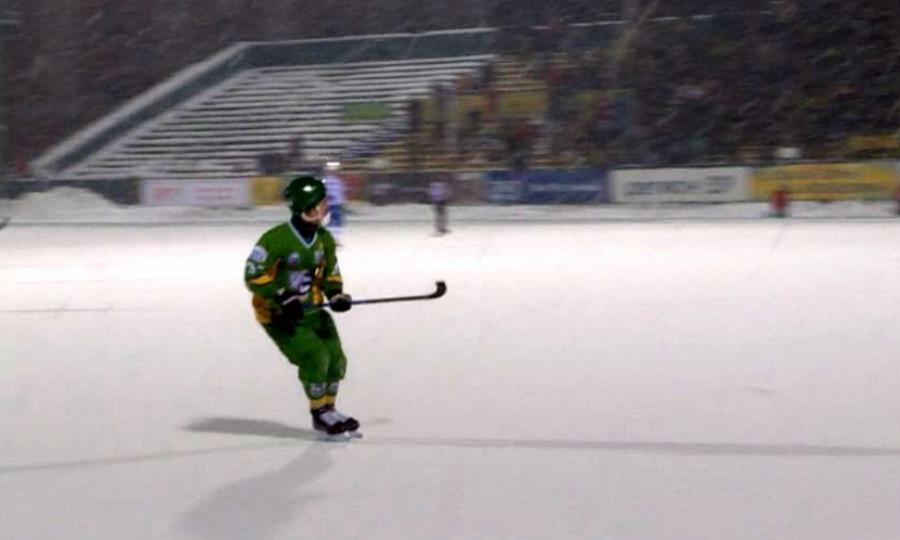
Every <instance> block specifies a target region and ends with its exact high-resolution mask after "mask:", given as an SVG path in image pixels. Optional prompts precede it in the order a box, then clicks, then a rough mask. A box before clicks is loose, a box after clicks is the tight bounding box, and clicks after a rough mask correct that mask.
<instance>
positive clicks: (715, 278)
mask: <svg viewBox="0 0 900 540" xmlns="http://www.w3.org/2000/svg"><path fill="white" fill-rule="evenodd" d="M423 212H426V213H425V214H424V215H425V216H426V219H427V209H425V210H423ZM265 228H266V224H263V223H249V224H230V225H229V224H221V223H220V224H206V225H202V224H199V225H187V224H182V225H173V226H162V227H146V226H144V227H142V226H127V225H120V226H93V225H79V226H74V225H73V226H15V221H14V222H13V225H12V226H10V227H8V228H6V229H4V230H3V231H0V253H2V257H0V359H2V366H3V369H2V374H0V433H2V437H0V450H2V452H0V460H2V461H0V538H9V539H22V540H56V539H60V538H66V539H91V540H106V539H110V540H112V539H115V540H121V539H123V538H127V539H129V540H137V539H166V540H168V539H208V540H228V539H234V540H238V539H241V540H245V539H257V540H270V539H272V540H274V539H298V538H331V539H338V538H365V539H390V540H396V539H398V538H416V539H420V538H421V539H545V538H547V539H550V538H552V539H562V538H584V539H595V540H645V539H666V540H721V539H724V538H727V539H732V540H735V539H747V540H750V539H753V540H758V539H763V538H778V539H795V540H796V539H803V540H805V539H809V540H830V539H833V540H846V539H849V538H852V539H854V540H896V539H897V538H900V519H898V515H900V514H898V509H900V418H898V416H900V365H898V359H900V221H891V220H885V219H873V220H866V219H859V220H839V219H838V220H806V221H804V220H789V221H774V220H759V219H757V220H736V221H721V222H711V221H707V220H702V219H701V220H694V221H683V222H678V221H659V222H628V221H621V222H591V221H589V220H586V221H573V222H565V221H562V222H552V221H544V222H540V221H536V222H531V223H514V222H493V223H488V222H484V223H479V222H477V221H467V222H465V223H454V224H453V232H452V234H450V235H447V236H444V237H434V236H432V235H431V230H430V224H429V223H428V222H427V221H423V220H420V221H414V220H413V221H409V222H405V223H388V222H385V223H375V222H370V223H355V224H351V226H350V227H349V228H348V230H347V231H345V234H344V237H343V241H344V247H343V248H342V249H341V250H340V252H339V257H340V262H341V268H342V270H343V274H344V278H345V282H346V289H347V291H348V292H350V293H351V294H353V295H354V296H355V297H357V298H363V297H371V296H380V295H393V294H413V293H419V292H429V291H430V290H431V289H432V288H433V284H434V281H435V280H436V279H444V280H446V281H447V283H448V286H449V292H448V293H447V295H446V296H445V297H444V298H442V299H440V300H436V301H431V302H420V303H407V304H388V305H379V306H358V307H357V308H355V309H353V310H352V311H350V312H349V313H346V314H337V315H336V320H337V322H338V325H339V328H340V330H341V333H342V338H343V343H344V348H345V350H346V352H347V355H348V357H349V361H350V364H349V371H348V378H347V379H346V381H345V383H344V385H343V387H342V391H341V395H340V399H339V403H338V404H339V406H340V408H341V409H344V410H345V411H347V412H349V413H351V414H353V415H355V416H356V417H357V418H359V419H360V421H361V422H362V424H363V431H364V432H365V438H364V439H362V440H359V441H353V442H351V443H349V444H343V443H338V444H335V443H325V442H319V441H317V440H315V437H314V435H313V433H312V431H311V429H310V426H309V415H308V413H307V411H306V408H307V405H306V402H305V399H304V398H303V396H302V393H301V391H300V388H299V385H298V383H297V381H296V378H295V374H294V371H293V369H292V367H291V366H290V365H289V364H288V363H287V362H286V361H285V360H283V359H282V357H281V356H280V354H279V353H278V351H277V350H276V348H275V347H274V345H273V344H272V343H270V342H269V340H268V338H267V337H266V336H265V334H264V333H263V332H262V331H261V330H260V329H259V328H258V326H257V325H256V323H255V322H254V320H253V317H252V313H251V310H250V306H249V300H250V299H249V294H248V292H247V291H246V290H245V289H244V287H243V284H242V271H243V263H244V259H245V257H246V256H247V254H248V253H249V251H250V248H251V247H252V246H253V243H254V241H255V240H256V238H257V237H258V236H259V235H260V234H261V233H262V232H263V231H264V230H265Z"/></svg>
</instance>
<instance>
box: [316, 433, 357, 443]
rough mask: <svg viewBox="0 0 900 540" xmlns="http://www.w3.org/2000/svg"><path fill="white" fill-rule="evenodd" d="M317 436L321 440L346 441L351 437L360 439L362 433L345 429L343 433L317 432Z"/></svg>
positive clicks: (351, 438)
mask: <svg viewBox="0 0 900 540" xmlns="http://www.w3.org/2000/svg"><path fill="white" fill-rule="evenodd" d="M317 438H318V439H319V440H320V441H323V442H346V441H350V440H353V439H361V438H362V433H359V432H358V431H345V432H343V433H335V434H334V435H329V434H328V433H318V434H317Z"/></svg>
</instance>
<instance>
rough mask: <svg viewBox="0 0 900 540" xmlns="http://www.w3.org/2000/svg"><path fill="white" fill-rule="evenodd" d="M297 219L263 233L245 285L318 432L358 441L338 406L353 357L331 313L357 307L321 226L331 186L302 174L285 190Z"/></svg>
mask: <svg viewBox="0 0 900 540" xmlns="http://www.w3.org/2000/svg"><path fill="white" fill-rule="evenodd" d="M284 196H285V199H286V200H287V201H288V204H289V206H290V208H291V219H290V221H288V222H287V223H282V224H281V225H277V226H275V227H273V228H271V229H269V230H268V231H266V233H265V234H263V235H262V237H261V238H260V239H259V240H258V241H257V242H256V245H255V246H254V247H253V251H251V253H250V256H249V257H248V258H247V262H246V266H245V270H244V282H245V283H246V285H247V288H248V289H250V291H251V292H252V293H253V302H252V303H253V309H254V311H255V313H256V320H257V321H258V322H259V323H260V324H261V325H262V327H263V329H264V330H265V332H266V334H268V336H269V337H270V338H271V339H272V341H274V342H275V344H276V345H277V346H278V349H279V350H280V351H281V352H282V354H284V356H285V357H287V359H288V361H289V362H290V363H292V364H294V365H295V366H297V371H298V377H299V379H300V382H301V383H302V385H303V390H304V392H305V393H306V396H307V398H309V409H310V414H312V426H313V429H315V430H316V431H319V432H322V433H324V434H326V435H327V436H329V437H336V438H346V437H347V435H351V436H352V435H355V434H356V430H357V429H358V428H359V422H357V421H356V420H355V419H354V418H351V417H349V416H347V415H344V414H342V413H340V412H339V411H338V410H337V409H336V408H335V401H336V399H337V393H338V385H339V383H340V381H341V380H343V378H344V373H345V371H346V368H347V359H346V357H345V356H344V351H343V349H342V348H341V339H340V337H339V336H338V332H337V328H336V327H335V324H334V321H333V320H332V318H331V315H330V314H329V313H328V312H327V311H326V310H325V308H324V307H321V306H322V304H323V303H324V301H325V297H328V299H329V300H330V305H331V310H332V311H336V312H342V311H347V310H349V309H350V308H351V306H352V305H353V301H352V299H351V298H350V295H349V294H345V293H344V290H343V280H342V278H341V271H340V268H339V267H338V261H337V255H336V252H335V241H334V238H333V237H332V236H331V233H329V232H328V231H327V230H326V229H325V228H323V227H322V226H321V223H322V220H323V219H324V218H325V215H326V208H325V206H326V202H325V185H324V184H323V183H322V182H321V181H320V180H319V179H318V178H314V177H312V176H297V177H295V178H293V179H291V181H290V182H289V183H288V185H287V187H286V188H285V190H284Z"/></svg>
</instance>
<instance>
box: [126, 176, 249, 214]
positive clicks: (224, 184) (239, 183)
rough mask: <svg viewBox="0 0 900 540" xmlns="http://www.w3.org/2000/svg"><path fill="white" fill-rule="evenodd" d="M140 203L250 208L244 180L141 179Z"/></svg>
mask: <svg viewBox="0 0 900 540" xmlns="http://www.w3.org/2000/svg"><path fill="white" fill-rule="evenodd" d="M141 204H145V205H148V206H206V207H218V208H238V207H245V206H250V186H249V181H248V180H144V181H143V182H142V184H141Z"/></svg>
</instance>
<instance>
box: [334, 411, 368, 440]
mask: <svg viewBox="0 0 900 540" xmlns="http://www.w3.org/2000/svg"><path fill="white" fill-rule="evenodd" d="M331 410H332V412H333V413H334V414H335V415H337V417H338V418H339V419H340V421H341V422H342V423H343V425H344V433H345V434H346V435H347V436H348V437H350V438H361V437H362V433H360V432H359V421H358V420H357V419H356V418H353V417H352V416H347V415H346V414H344V413H342V412H340V411H339V410H337V409H335V408H334V406H333V405H332V409H331Z"/></svg>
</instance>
